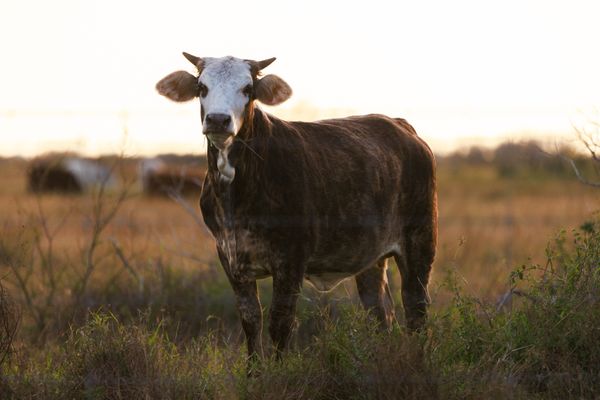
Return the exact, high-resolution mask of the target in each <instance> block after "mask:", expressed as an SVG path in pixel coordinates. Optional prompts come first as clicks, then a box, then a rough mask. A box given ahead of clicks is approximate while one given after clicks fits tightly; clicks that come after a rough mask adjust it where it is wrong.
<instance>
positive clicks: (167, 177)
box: [140, 157, 206, 196]
mask: <svg viewBox="0 0 600 400" xmlns="http://www.w3.org/2000/svg"><path fill="white" fill-rule="evenodd" d="M205 174H206V173H205V171H204V170H203V169H199V168H189V167H186V166H174V165H168V164H167V163H165V162H164V161H162V160H161V159H160V158H156V157H155V158H148V159H145V160H143V161H142V162H141V163H140V178H141V181H142V187H143V190H144V193H145V194H147V195H151V196H168V195H169V194H178V195H182V196H187V195H191V194H196V193H200V191H201V189H202V180H203V179H204V176H205Z"/></svg>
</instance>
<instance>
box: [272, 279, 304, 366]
mask: <svg viewBox="0 0 600 400" xmlns="http://www.w3.org/2000/svg"><path fill="white" fill-rule="evenodd" d="M301 288H302V273H294V272H293V271H292V270H285V271H280V272H279V273H275V274H274V275H273V300H272V303H271V310H270V322H269V333H270V334H271V339H272V340H273V344H274V345H275V348H276V350H277V357H278V358H280V357H281V353H282V351H284V350H285V349H287V347H288V344H289V341H290V337H291V334H292V329H293V327H294V322H295V320H296V303H297V301H298V296H299V295H300V290H301Z"/></svg>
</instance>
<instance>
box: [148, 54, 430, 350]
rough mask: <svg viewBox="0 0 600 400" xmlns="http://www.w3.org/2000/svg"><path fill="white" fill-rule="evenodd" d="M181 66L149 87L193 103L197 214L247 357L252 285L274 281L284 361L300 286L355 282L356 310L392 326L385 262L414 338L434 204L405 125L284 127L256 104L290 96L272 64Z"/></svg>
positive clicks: (422, 305) (415, 141) (255, 322)
mask: <svg viewBox="0 0 600 400" xmlns="http://www.w3.org/2000/svg"><path fill="white" fill-rule="evenodd" d="M184 56H185V57H186V58H187V59H188V60H189V61H191V62H192V64H194V66H196V67H197V69H198V73H197V75H192V74H189V73H187V72H185V71H177V72H174V73H172V74H170V75H168V76H166V77H165V78H163V79H162V80H161V81H160V82H158V84H157V85H156V87H157V90H158V92H159V93H160V94H162V95H164V96H166V97H168V98H169V99H171V100H174V101H188V100H192V99H194V98H196V97H199V99H200V110H201V111H200V112H201V118H202V126H203V133H204V135H206V136H207V137H208V140H209V146H208V150H207V151H208V173H207V175H206V178H205V180H204V185H203V189H202V196H201V200H200V206H201V209H202V213H203V216H204V220H205V222H206V224H207V226H208V227H209V228H210V230H211V232H212V233H213V235H214V237H215V239H216V242H217V251H218V254H219V258H220V260H221V263H222V264H223V267H224V269H225V272H226V274H227V276H228V278H229V280H230V282H231V286H232V287H233V290H234V292H235V295H236V298H237V304H238V309H239V313H240V317H241V320H242V325H243V328H244V331H245V333H246V338H247V345H248V352H249V354H250V355H254V354H256V353H258V354H262V347H261V332H262V311H261V306H260V302H259V298H258V292H257V285H256V280H257V279H261V278H265V277H268V276H272V277H273V300H272V304H271V307H270V318H271V320H270V325H269V331H270V334H271V338H272V339H273V342H274V343H275V345H276V347H277V350H279V351H281V350H283V349H284V348H285V347H286V346H287V344H288V342H289V339H290V334H291V331H292V326H293V321H294V319H295V309H296V301H297V299H298V295H299V294H300V290H301V287H302V283H303V281H304V279H306V280H307V281H309V282H311V283H312V284H313V285H314V286H315V287H316V288H317V289H319V290H324V291H326V290H330V289H331V288H333V287H334V286H335V285H337V284H338V283H339V282H340V281H341V280H343V279H345V278H348V277H354V278H355V279H356V284H357V287H358V293H359V295H360V298H361V300H362V303H363V305H364V306H365V307H366V308H367V309H370V310H372V312H373V314H374V315H376V316H377V317H378V318H379V320H380V321H381V324H382V325H384V326H389V325H390V324H391V322H392V321H393V319H394V307H393V302H392V297H391V295H390V290H389V288H388V284H387V280H386V265H387V264H386V260H387V258H389V257H394V258H395V260H396V263H397V264H398V266H399V269H400V273H401V275H402V301H403V306H404V310H405V316H406V322H407V325H408V327H409V328H410V329H418V328H420V327H421V326H422V324H423V322H424V319H425V317H426V306H427V304H428V296H427V283H428V280H429V272H430V270H431V264H432V262H433V259H434V253H435V246H436V236H437V205H436V191H435V161H434V157H433V155H432V152H431V150H430V149H429V147H428V146H427V145H426V144H425V142H424V141H423V140H422V139H420V138H419V137H418V136H417V134H416V132H415V130H414V129H413V128H412V126H411V125H409V124H408V123H407V122H406V121H405V120H403V119H397V118H389V117H386V116H383V115H366V116H354V117H348V118H343V119H331V120H324V121H319V122H312V123H311V122H288V121H283V120H281V119H278V118H276V117H274V116H272V115H269V114H267V113H265V112H263V111H262V110H260V109H259V108H258V107H256V104H255V100H256V101H259V102H261V103H264V104H268V105H277V104H280V103H282V102H283V101H285V100H287V99H288V98H289V97H290V96H291V93H292V91H291V89H290V87H289V86H288V84H287V83H285V82H284V81H283V80H282V79H281V78H279V77H277V76H275V75H266V76H263V77H261V75H260V72H261V70H262V69H263V68H265V67H267V66H268V65H269V64H271V63H272V62H273V61H274V60H275V59H274V58H272V59H268V60H264V61H259V62H256V61H249V60H242V59H239V58H234V57H223V58H199V57H195V56H192V55H189V54H187V53H184Z"/></svg>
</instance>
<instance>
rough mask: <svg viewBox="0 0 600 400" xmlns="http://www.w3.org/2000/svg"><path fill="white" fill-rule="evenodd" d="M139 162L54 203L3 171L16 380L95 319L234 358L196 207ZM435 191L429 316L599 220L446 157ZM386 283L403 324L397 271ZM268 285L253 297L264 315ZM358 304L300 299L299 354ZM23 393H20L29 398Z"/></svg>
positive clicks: (1, 261) (584, 206)
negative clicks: (156, 183)
mask: <svg viewBox="0 0 600 400" xmlns="http://www.w3.org/2000/svg"><path fill="white" fill-rule="evenodd" d="M136 163H137V161H136V160H127V159H126V160H120V161H119V162H118V165H117V166H116V167H115V171H116V172H117V173H118V175H119V177H120V180H121V185H120V186H119V187H118V188H116V189H110V190H108V189H107V190H104V191H103V190H95V191H93V192H91V193H85V194H82V195H64V194H63V195H61V194H33V193H29V192H28V191H27V190H26V179H27V176H26V172H27V162H26V161H25V160H20V159H10V160H2V161H0V232H1V233H0V278H1V279H2V283H3V286H4V288H5V291H6V294H7V295H8V296H9V297H10V298H11V299H12V302H13V304H16V307H17V309H18V310H19V315H20V324H19V327H18V330H17V332H16V337H15V341H14V346H13V347H14V349H16V353H15V354H16V356H14V357H15V358H16V359H17V360H20V361H18V362H17V364H19V362H20V363H21V364H20V366H13V367H11V368H13V369H12V370H13V371H20V372H18V373H21V374H22V373H23V371H24V370H28V371H30V369H28V368H32V367H31V365H33V364H35V362H36V361H35V360H41V359H40V357H41V358H44V357H45V358H46V359H48V357H50V355H49V353H47V351H48V347H47V346H49V345H50V344H52V346H59V348H60V346H61V345H60V343H63V342H64V341H65V340H67V343H71V342H69V340H73V339H72V334H73V332H74V331H73V330H74V329H78V328H79V327H82V328H81V329H84V331H82V332H86V331H85V329H89V324H90V323H91V324H92V325H93V324H99V325H100V326H102V327H104V328H106V326H105V325H103V324H106V323H107V322H106V320H105V319H102V318H104V317H101V316H99V315H104V314H103V313H109V315H112V316H113V317H114V318H116V319H117V320H118V321H120V323H124V324H134V325H133V326H134V327H136V328H135V329H142V328H143V327H144V326H147V327H148V329H150V332H152V330H153V329H159V328H160V330H161V332H164V333H165V335H166V336H165V337H167V338H168V339H169V340H170V341H172V342H173V343H175V344H177V345H178V346H181V345H187V344H189V343H190V340H196V339H195V338H198V337H210V338H213V339H214V340H216V342H215V344H214V346H221V345H222V344H223V343H225V344H226V345H227V346H233V348H238V347H239V346H240V343H241V338H242V337H243V336H242V334H241V327H240V326H239V322H238V321H237V315H236V311H235V307H234V299H233V296H232V293H231V290H230V289H229V287H228V284H227V282H226V280H225V278H224V274H223V273H222V271H221V267H220V265H219V263H218V261H217V257H216V252H215V248H214V243H213V239H212V238H211V236H210V235H209V234H208V232H207V230H206V228H205V227H204V225H203V224H202V222H201V218H200V215H199V209H198V206H197V200H198V199H197V196H196V197H194V196H191V197H187V198H180V199H179V201H175V200H173V199H171V198H168V197H149V196H146V195H144V193H142V190H141V186H140V183H139V182H138V180H137V177H136V175H135V172H136V171H137V166H136ZM438 189H439V198H438V201H439V244H438V252H437V257H436V261H435V264H434V272H433V278H432V282H431V285H430V291H431V294H432V298H433V304H432V310H433V312H434V314H436V313H437V314H443V313H444V312H445V311H447V310H448V307H450V306H455V305H456V293H455V292H453V290H452V288H451V287H449V286H452V285H455V284H458V285H459V286H460V287H461V290H462V292H461V293H463V295H464V296H473V297H474V298H477V299H479V300H478V301H481V302H486V303H489V304H492V305H493V304H495V303H496V301H497V300H498V299H499V298H500V296H501V295H502V294H504V293H506V292H507V291H508V290H509V289H510V287H511V282H510V279H509V278H510V276H511V275H510V273H511V271H513V270H515V269H516V268H518V267H520V266H522V265H531V264H539V265H544V263H546V262H547V259H548V258H547V255H548V254H547V252H546V249H547V246H548V243H549V242H552V241H553V239H554V238H556V237H557V236H559V233H560V232H561V231H565V230H566V231H567V232H570V231H571V230H573V229H576V228H578V227H580V226H581V225H582V224H583V223H585V222H586V221H591V220H593V219H594V218H597V214H595V213H596V212H597V211H598V209H599V208H600V191H599V190H597V189H593V188H589V187H586V186H584V185H582V184H581V183H579V182H578V181H577V180H576V179H574V178H573V177H572V176H571V175H570V173H569V172H568V170H566V171H563V172H562V173H560V174H554V173H553V172H552V171H543V170H542V171H540V170H527V169H525V170H523V171H519V172H518V173H513V174H507V173H504V172H503V171H502V170H501V169H499V168H498V166H497V165H496V164H494V163H493V162H479V163H477V162H475V163H473V162H465V161H464V160H463V161H457V160H456V159H452V157H445V158H440V159H439V165H438ZM570 246H571V244H570V243H567V244H566V247H567V248H569V247H570ZM390 275H391V276H390V277H391V281H392V283H391V284H392V288H393V291H394V293H395V296H396V300H397V302H396V303H397V304H396V306H397V312H398V315H401V314H402V312H401V307H400V304H401V302H400V294H399V287H400V281H399V280H400V278H399V274H398V272H397V271H396V268H395V267H394V266H393V267H392V268H391V269H390ZM449 281H451V282H454V283H452V284H450V285H449V284H448V282H449ZM268 286H269V285H268V282H265V283H264V284H263V285H262V286H261V296H262V298H263V306H264V307H268V304H269V287H268ZM348 299H349V300H348ZM356 304H357V297H356V295H355V288H354V283H353V282H352V281H348V282H345V283H344V284H343V285H342V286H341V287H339V288H338V289H336V290H335V291H334V292H333V293H331V294H318V293H316V292H314V291H313V290H311V289H310V288H308V287H307V288H306V289H305V293H304V296H303V298H302V304H301V312H300V316H299V319H300V322H301V324H300V328H299V329H298V331H297V332H296V339H295V348H296V349H299V350H300V351H301V349H302V348H305V347H306V346H308V345H309V344H310V343H313V341H314V337H315V332H320V331H321V330H322V329H324V328H323V322H322V321H323V320H324V319H323V318H321V319H319V317H318V316H319V315H321V314H320V313H323V312H325V311H324V310H326V313H327V315H328V317H327V318H333V319H334V320H335V318H336V315H341V314H343V311H339V310H342V309H343V308H344V307H346V306H353V305H356ZM98 312H99V313H100V314H97V313H98ZM340 313H341V314H340ZM315 316H317V317H315ZM98 318H100V320H98ZM327 318H325V320H326V319H327ZM399 320H401V318H399ZM90 321H91V322H90ZM140 321H141V322H140ZM109 322H110V321H109ZM343 323H347V321H346V322H344V320H342V321H340V322H339V324H340V325H343ZM86 324H87V325H86ZM108 325H110V323H108ZM325 325H327V324H326V323H325ZM86 326H88V328H86ZM140 327H141V328H140ZM158 327H159V328H158ZM104 328H103V329H104ZM115 329H117V331H118V332H121V333H120V334H119V335H121V336H123V335H125V333H123V332H122V331H120V330H119V329H121V328H119V327H118V328H115ZM328 329H330V330H329V331H328V330H327V329H326V333H327V332H328V334H330V335H337V334H343V333H344V332H337V331H336V329H339V328H338V327H337V325H335V326H333V325H332V326H330V327H329V328H328ZM215 332H216V333H215ZM88 333H89V332H88ZM95 334H97V332H96V333H95ZM90 335H92V334H91V333H90ZM140 335H142V336H143V335H144V334H143V333H140ZM213 335H215V336H213ZM125 336H126V335H125ZM143 337H145V336H143ZM98 340H103V339H102V338H100V339H98ZM136 340H137V339H136ZM144 340H146V339H144ZM207 340H209V339H207ZM210 340H212V339H210ZM210 340H209V341H210ZM323 340H325V339H323ZM410 340H412V339H410ZM211 343H212V342H211ZM216 343H221V344H216ZM319 343H320V342H319ZM52 346H50V347H52ZM213 349H215V348H214V347H213ZM398 351H400V352H401V353H402V352H404V350H402V349H400V350H398ZM239 353H240V354H241V351H240V352H239ZM409 353H410V352H409ZM236 354H237V353H236ZM402 354H404V353H402ZM411 354H412V353H410V354H409V355H408V357H413V356H414V354H412V355H411ZM203 357H206V355H204V356H203ZM215 357H216V356H215ZM221 357H226V356H223V355H221ZM237 357H238V358H239V355H238V356H237ZM23 360H29V361H23ZM32 360H33V361H32ZM404 361H406V360H404ZM221 362H224V363H225V364H227V362H226V361H223V360H221ZM233 362H234V364H235V361H233ZM23 363H24V364H23ZM28 363H33V364H28ZM24 365H25V366H24ZM27 365H29V367H27ZM236 365H237V364H236ZM238 367H239V366H238ZM19 368H21V369H19ZM38 373H40V372H39V371H38ZM237 384H238V385H240V383H239V382H238V383H237ZM29 385H30V386H28V387H29V389H28V390H33V389H31V388H32V387H37V386H35V384H34V383H31V382H30V383H29ZM244 385H250V386H252V383H245V384H244ZM17 386H18V385H17ZM26 386H27V385H26ZM244 387H245V388H246V389H248V387H249V386H248V387H246V386H244ZM20 388H21V389H22V387H20ZM21 389H18V388H17V389H15V390H17V391H18V390H21ZM38 389H39V388H38ZM46 389H48V388H46ZM46 389H45V390H46ZM246 389H244V390H246ZM438 389H439V388H438ZM56 390H58V389H56ZM194 390H195V389H194ZM231 390H233V391H234V392H235V390H234V389H231ZM248 390H250V389H248ZM436 390H437V389H436ZM25 392H27V391H25ZM25 392H24V393H25ZM192 392H193V391H192ZM442 392H443V390H442ZM13 393H16V392H13ZM28 393H32V392H28ZM119 393H121V392H119ZM472 395H473V396H475V397H477V392H475V394H472ZM119 396H122V393H121V394H119ZM119 396H117V397H119ZM136 396H137V395H136ZM59 397H60V396H59ZM75 397H78V396H75ZM134 397H135V396H134ZM150 397H151V398H156V397H154V396H150ZM159 397H160V396H159ZM170 397H171V395H169V396H166V398H170ZM183 397H186V396H183ZM194 397H195V395H194V396H191V397H190V398H194ZM216 397H219V396H216ZM233 397H235V396H233ZM250 397H251V396H250ZM413 397H414V396H413ZM416 397H419V396H416ZM434 397H435V396H434ZM92 398H96V397H93V396H92ZM98 398H111V397H110V396H108V397H103V395H101V396H99V397H98ZM123 398H124V397H123ZM222 398H229V395H223V397H222Z"/></svg>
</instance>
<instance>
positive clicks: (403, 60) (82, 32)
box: [0, 0, 600, 156]
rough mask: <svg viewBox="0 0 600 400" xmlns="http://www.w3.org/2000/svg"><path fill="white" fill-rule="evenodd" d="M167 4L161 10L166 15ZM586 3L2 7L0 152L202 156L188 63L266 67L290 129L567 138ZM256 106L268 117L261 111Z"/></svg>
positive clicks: (587, 64)
mask: <svg viewBox="0 0 600 400" xmlns="http://www.w3.org/2000/svg"><path fill="white" fill-rule="evenodd" d="M167 3H168V4H167ZM599 17H600V2H598V1H595V0H589V1H584V0H568V1H552V0H546V1H534V0H504V1H471V0H455V1H452V2H448V1H418V2H417V1H402V0H401V1H381V0H370V1H368V2H366V1H352V0H347V1H324V0H306V1H287V0H264V1H263V0H254V1H246V0H233V1H226V0H221V1H197V0H196V1H181V0H170V1H169V2H158V1H125V0H103V1H96V0H85V1H84V0H53V1H51V2H49V1H42V0H38V1H32V0H2V13H0V52H1V53H0V54H1V55H2V56H1V59H0V61H1V62H0V155H25V156H32V155H35V154H38V153H40V152H43V151H48V150H72V151H79V152H82V153H84V154H90V155H93V154H99V153H109V152H125V153H126V154H130V155H149V154H155V153H161V152H180V153H190V152H202V151H203V149H204V146H205V139H204V138H203V137H202V134H201V127H200V117H199V105H198V102H197V100H196V101H192V102H189V103H185V104H176V103H172V102H170V101H168V100H167V99H165V98H163V97H161V96H159V95H158V94H157V93H156V91H155V89H154V85H155V83H156V82H157V81H158V80H159V79H161V78H162V77H163V76H165V75H166V74H168V73H170V72H172V71H174V70H180V69H186V70H189V71H190V72H193V66H192V65H191V64H189V63H188V62H187V61H186V60H185V59H184V58H183V56H182V55H181V52H182V51H187V52H189V53H192V54H195V55H198V56H212V57H219V56H225V55H233V56H236V57H240V58H250V59H263V58H269V57H277V61H276V62H275V63H273V64H272V65H271V66H270V67H269V68H268V70H266V71H265V72H266V73H275V74H277V75H279V76H281V77H282V78H283V79H285V80H286V81H287V82H288V83H289V84H290V85H291V87H292V88H293V89H294V95H293V97H292V99H290V100H289V101H288V102H287V103H284V104H283V105H281V106H278V107H275V108H267V111H268V112H272V113H274V114H276V115H279V116H282V117H286V118H291V119H315V118H326V117H337V116H344V115H349V114H363V113H371V112H376V113H384V114H388V115H391V116H394V117H403V118H406V119H408V120H409V122H411V123H412V124H413V125H414V126H415V128H416V129H417V131H418V132H419V133H420V134H421V136H423V137H424V138H425V139H426V140H427V141H429V142H430V144H431V146H432V147H433V149H434V151H436V152H439V153H444V152H448V151H451V150H454V149H456V148H457V147H460V146H466V145H472V144H478V145H484V146H485V145H493V144H495V143H497V142H498V141H500V140H504V139H507V138H512V139H515V140H517V139H520V138H524V137H528V136H534V137H539V138H544V139H545V140H550V141H552V140H554V141H559V140H569V138H572V137H573V132H574V127H577V126H578V124H582V123H584V122H582V121H585V120H586V119H589V118H597V119H600V118H598V115H597V114H598V107H600V51H598V42H599V39H600V23H598V18H599ZM265 108H266V107H265Z"/></svg>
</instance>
